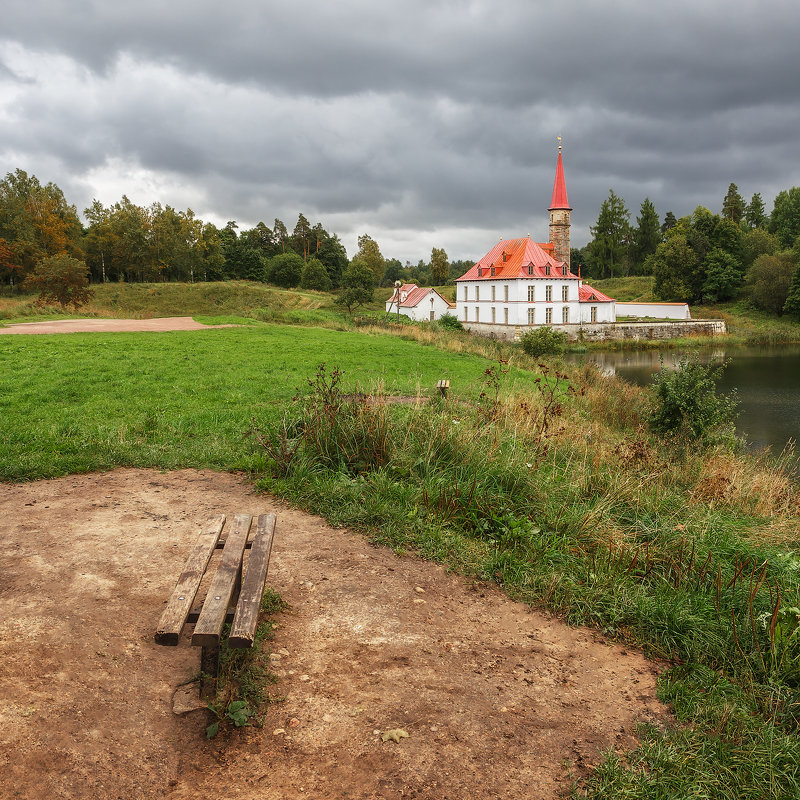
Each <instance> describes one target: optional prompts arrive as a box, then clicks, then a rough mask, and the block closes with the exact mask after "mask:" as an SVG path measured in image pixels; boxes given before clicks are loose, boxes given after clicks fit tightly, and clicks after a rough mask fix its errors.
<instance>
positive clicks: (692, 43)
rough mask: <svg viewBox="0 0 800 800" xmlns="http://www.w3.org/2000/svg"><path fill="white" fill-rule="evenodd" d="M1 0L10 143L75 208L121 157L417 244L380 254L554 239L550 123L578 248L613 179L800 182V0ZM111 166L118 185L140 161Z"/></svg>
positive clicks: (241, 215) (687, 198) (703, 191)
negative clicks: (799, 4)
mask: <svg viewBox="0 0 800 800" xmlns="http://www.w3.org/2000/svg"><path fill="white" fill-rule="evenodd" d="M6 6H7V7H6V8H5V9H4V12H5V13H4V36H5V43H6V45H5V48H6V49H5V50H4V49H3V47H2V42H0V57H2V59H3V60H2V61H0V118H2V119H3V120H4V124H3V125H2V127H0V157H2V158H3V162H4V163H5V162H6V161H9V160H10V159H12V158H14V159H19V158H21V159H22V161H23V163H21V164H19V166H25V167H26V168H28V170H29V171H32V172H36V173H37V174H38V171H39V168H38V167H37V165H44V164H46V165H47V168H48V169H50V170H53V171H54V174H50V175H40V178H42V179H44V180H56V182H58V183H59V185H62V187H63V188H65V190H66V186H67V185H69V186H73V187H75V191H76V192H82V193H83V195H84V196H83V197H76V198H75V199H74V200H73V202H75V203H76V204H77V205H78V206H79V207H82V206H83V205H85V204H86V203H88V201H89V200H90V199H91V194H92V191H93V189H92V186H91V180H92V178H91V177H89V176H91V175H92V174H94V173H95V172H96V171H98V170H99V171H102V170H106V171H108V170H109V169H111V167H110V166H109V165H110V164H114V163H117V162H119V163H121V164H126V165H128V166H127V167H126V168H127V169H128V170H129V171H133V172H136V171H137V170H140V171H143V172H144V173H146V174H147V175H151V176H155V177H154V180H155V179H156V178H157V177H158V176H161V178H160V179H159V185H160V186H163V187H166V190H167V191H169V187H170V186H172V185H173V183H174V184H175V185H176V186H180V191H179V190H178V189H176V190H175V191H176V196H180V197H184V196H185V195H186V194H189V195H191V194H192V192H193V191H194V193H196V196H197V198H198V202H201V203H202V204H203V205H204V206H205V209H202V210H204V211H205V212H206V213H207V214H209V215H213V217H214V218H215V219H218V220H222V222H224V221H225V220H227V219H230V218H236V219H238V220H240V222H241V223H242V224H243V225H249V224H254V223H255V222H257V221H258V220H259V219H263V220H264V221H265V222H267V223H268V224H270V222H271V220H272V219H273V218H274V217H275V216H279V217H281V218H282V219H284V221H285V222H286V223H287V225H288V224H290V223H293V222H294V220H295V219H296V217H297V213H298V212H299V211H303V212H304V213H306V215H307V216H313V217H314V218H315V219H321V220H326V219H332V220H335V223H336V225H339V226H340V227H339V228H334V229H336V230H338V231H339V232H340V233H341V234H342V235H343V236H344V237H349V240H350V241H354V239H355V236H356V235H357V234H358V233H362V232H364V231H365V230H371V231H373V232H375V235H376V238H377V236H378V235H379V233H380V232H383V233H384V235H385V236H386V238H387V239H388V240H390V241H393V242H399V241H405V242H406V243H405V244H404V245H402V247H403V248H404V250H403V252H398V253H396V254H393V253H387V255H397V256H398V257H400V258H402V259H405V258H408V259H410V260H412V261H415V260H416V259H417V258H419V257H426V256H427V255H428V253H429V250H428V253H426V252H419V248H420V247H422V246H423V245H422V242H423V241H424V246H425V247H428V244H429V243H430V242H429V240H430V237H432V236H435V235H436V231H442V236H450V237H452V240H449V241H442V242H440V244H441V245H443V246H445V249H447V251H448V253H449V254H450V255H451V257H454V258H458V257H468V256H470V255H471V256H479V255H480V254H481V253H482V251H483V249H488V246H489V245H490V244H491V243H492V242H493V241H494V239H495V237H496V235H499V234H501V233H502V234H504V235H508V236H512V235H524V234H525V233H528V232H530V233H531V234H532V235H533V236H534V237H536V238H539V237H542V238H544V237H546V236H547V214H546V209H547V206H548V204H549V200H550V192H551V190H552V180H553V170H554V166H555V135H556V134H557V133H563V135H564V145H565V150H564V153H565V162H566V173H567V186H568V191H569V196H570V201H571V203H572V205H573V207H574V209H575V211H574V213H573V220H574V223H575V227H574V230H573V241H575V242H576V243H578V244H582V243H583V242H584V241H585V240H586V238H587V237H588V235H589V234H588V229H589V226H590V225H591V224H593V222H594V220H595V219H596V215H597V212H598V209H599V205H600V203H601V202H602V200H603V199H604V198H605V197H606V196H607V194H608V190H609V188H612V187H613V188H614V190H615V191H616V192H617V193H618V194H620V195H622V196H623V197H624V198H625V200H626V202H627V203H628V207H629V208H630V209H631V212H632V216H633V217H635V215H636V213H637V211H638V208H639V204H640V203H641V200H642V199H643V198H644V197H645V196H649V197H650V198H651V199H652V200H653V201H654V202H655V203H656V206H657V209H658V211H659V213H660V214H662V216H663V214H664V213H665V212H666V211H667V210H673V211H674V212H675V213H676V214H685V213H690V212H691V210H692V209H693V208H694V207H695V206H696V205H698V204H700V203H702V204H704V205H708V206H709V207H711V208H712V209H713V210H718V209H719V206H720V205H721V202H722V197H723V195H724V193H725V191H726V189H727V185H728V183H729V182H730V181H735V182H736V183H737V184H738V185H739V187H740V190H741V191H742V192H743V193H744V194H746V195H748V196H749V194H751V193H752V192H754V191H761V192H762V195H763V196H764V198H765V200H766V201H767V205H768V207H769V205H770V202H771V199H772V197H774V194H775V193H776V192H777V191H778V190H779V189H781V188H787V187H788V186H791V185H794V184H797V183H800V174H798V167H797V166H796V165H797V164H798V161H799V160H798V158H797V145H796V140H797V137H796V131H797V129H798V124H799V123H800V97H799V96H798V89H797V85H796V75H797V74H798V72H800V55H798V48H797V46H796V41H797V38H798V32H800V31H798V27H800V25H799V23H800V15H798V14H797V13H796V11H795V6H794V4H793V3H791V4H790V3H789V2H786V1H785V0H784V1H782V2H777V3H772V4H770V8H769V13H765V12H764V11H763V8H762V7H761V6H757V5H756V4H755V3H745V4H744V5H741V6H737V8H736V10H732V9H731V7H730V6H729V5H723V4H722V3H720V2H706V3H702V4H698V3H690V2H676V3H671V4H670V5H669V6H668V7H660V4H643V3H641V2H630V1H628V2H622V3H615V4H614V5H613V6H609V5H607V4H606V5H599V4H596V3H590V2H577V1H576V0H573V1H572V2H570V1H569V0H565V2H562V3H559V4H549V3H548V4H545V3H530V2H524V1H523V0H517V1H513V0H512V2H508V3H504V4H503V5H502V6H496V5H490V4H489V3H488V2H478V1H475V2H459V1H457V0H456V1H452V2H433V3H430V2H422V1H421V0H420V1H419V2H406V3H403V4H402V9H398V8H396V7H395V8H391V7H389V6H385V5H384V4H377V3H367V2H342V3H338V4H330V3H319V2H314V0H306V2H302V3H293V4H291V6H290V5H289V4H286V3H264V4H260V5H254V4H249V3H245V2H244V0H232V2H229V3H226V4H224V5H222V4H217V3H204V2H199V3H198V2H193V3H191V4H190V3H188V2H185V1H184V2H172V3H170V4H168V5H166V6H164V5H162V4H161V3H160V2H155V0H144V1H143V2H139V3H136V4H133V5H132V4H113V3H99V2H98V3H88V2H85V3H83V4H80V5H78V6H77V7H76V6H75V4H71V5H69V6H67V5H65V4H63V3H61V2H56V1H55V0H52V2H45V1H44V0H34V1H33V2H22V1H21V0H10V2H7V3H6ZM20 53H22V55H20ZM26 59H27V61H26ZM37 62H46V64H47V65H48V66H47V67H46V68H42V67H41V64H40V67H39V68H38V70H37V66H36V64H37ZM6 90H7V91H6ZM4 91H5V92H6V94H7V96H8V97H13V98H14V99H13V101H9V102H8V103H6V104H4V103H3V100H2V96H3V92H4ZM15 166H17V164H16V163H9V168H12V169H13V168H14V167H15ZM118 184H119V192H118V195H117V197H115V198H109V200H113V199H118V196H119V195H121V194H122V193H123V192H124V191H127V188H126V186H125V176H124V174H120V176H119V179H118ZM71 199H72V198H71ZM153 200H160V201H162V202H165V203H167V202H169V203H171V204H175V202H174V201H173V200H171V199H170V197H169V196H167V197H152V198H149V201H153ZM193 207H194V206H193ZM195 211H197V212H198V213H201V209H200V208H195ZM413 232H416V233H413ZM485 232H491V239H490V240H489V241H488V242H487V243H486V248H483V247H481V248H480V249H479V250H478V251H477V252H475V251H474V250H473V249H472V248H474V247H475V245H474V242H475V241H476V240H477V241H479V240H480V238H481V236H483V235H485ZM495 232H496V233H495ZM398 246H400V245H398Z"/></svg>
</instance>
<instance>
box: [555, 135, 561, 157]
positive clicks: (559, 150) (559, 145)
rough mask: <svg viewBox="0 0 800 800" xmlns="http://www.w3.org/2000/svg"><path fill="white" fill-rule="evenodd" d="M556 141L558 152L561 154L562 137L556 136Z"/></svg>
mask: <svg viewBox="0 0 800 800" xmlns="http://www.w3.org/2000/svg"><path fill="white" fill-rule="evenodd" d="M556 139H558V152H559V153H560V152H561V137H560V136H556Z"/></svg>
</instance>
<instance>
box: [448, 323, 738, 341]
mask: <svg viewBox="0 0 800 800" xmlns="http://www.w3.org/2000/svg"><path fill="white" fill-rule="evenodd" d="M462 325H463V326H464V328H465V329H466V330H468V331H470V332H471V333H477V334H479V335H480V336H487V337H490V338H492V339H507V340H510V341H518V340H519V337H520V336H521V335H522V334H523V333H525V332H526V331H529V330H536V328H537V327H539V326H534V327H526V326H522V325H490V324H489V323H485V322H462ZM550 327H552V328H555V330H557V331H564V333H566V334H567V338H568V339H570V340H572V341H575V340H577V339H584V340H585V341H587V342H600V341H605V340H609V341H614V340H620V339H634V340H637V339H676V338H678V337H680V336H722V335H723V334H724V333H727V328H726V326H725V321H724V320H721V319H690V320H672V321H669V322H668V321H663V322H662V321H658V322H595V323H584V324H583V325H551V326H550Z"/></svg>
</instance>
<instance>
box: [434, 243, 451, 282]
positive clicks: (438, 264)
mask: <svg viewBox="0 0 800 800" xmlns="http://www.w3.org/2000/svg"><path fill="white" fill-rule="evenodd" d="M449 277H450V264H449V263H448V261H447V253H445V251H444V250H443V249H442V248H440V247H434V248H433V250H431V281H432V283H433V284H434V285H435V286H443V285H444V284H445V283H447V279H448V278H449Z"/></svg>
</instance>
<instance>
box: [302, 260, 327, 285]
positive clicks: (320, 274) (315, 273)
mask: <svg viewBox="0 0 800 800" xmlns="http://www.w3.org/2000/svg"><path fill="white" fill-rule="evenodd" d="M331 285H332V284H331V279H330V276H329V275H328V271H327V270H326V269H325V265H324V264H323V263H322V262H321V261H320V260H319V259H318V258H309V259H308V261H306V263H305V264H304V265H303V272H302V274H301V275H300V287H301V288H302V289H316V290H317V291H320V292H329V291H330V290H331Z"/></svg>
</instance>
